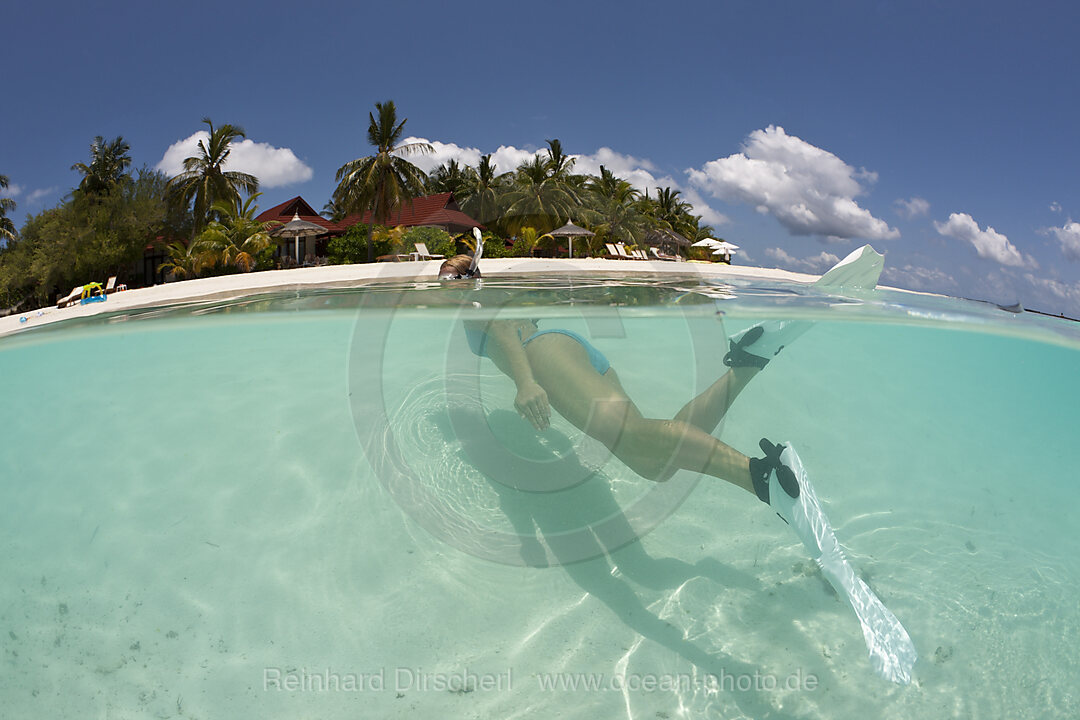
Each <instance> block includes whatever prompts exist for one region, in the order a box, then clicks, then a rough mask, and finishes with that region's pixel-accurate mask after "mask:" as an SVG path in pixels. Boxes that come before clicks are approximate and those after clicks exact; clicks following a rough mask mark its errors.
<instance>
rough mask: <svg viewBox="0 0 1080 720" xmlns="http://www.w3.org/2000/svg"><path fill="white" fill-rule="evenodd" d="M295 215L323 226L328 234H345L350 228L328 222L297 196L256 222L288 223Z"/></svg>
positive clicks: (271, 209)
mask: <svg viewBox="0 0 1080 720" xmlns="http://www.w3.org/2000/svg"><path fill="white" fill-rule="evenodd" d="M294 215H299V216H300V219H301V220H307V221H308V222H310V223H315V224H316V225H321V226H323V227H324V228H326V232H328V233H332V232H344V231H345V230H346V229H347V228H348V226H347V225H346V226H342V225H341V224H340V223H336V222H332V221H330V220H327V219H326V218H324V217H323V216H322V215H320V214H318V213H317V212H315V209H314V208H313V207H311V206H310V205H308V204H307V201H305V200H304V198H302V197H300V196H299V195H297V196H296V197H294V198H293V199H292V200H286V201H285V202H283V203H281V204H280V205H275V206H274V207H272V208H270V209H269V210H264V211H262V212H261V213H259V214H258V216H256V218H255V219H256V220H258V221H259V222H268V221H271V220H277V221H279V222H283V223H287V222H289V221H290V220H292V219H293V216H294Z"/></svg>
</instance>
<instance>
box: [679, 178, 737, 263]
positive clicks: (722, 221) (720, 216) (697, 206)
mask: <svg viewBox="0 0 1080 720" xmlns="http://www.w3.org/2000/svg"><path fill="white" fill-rule="evenodd" d="M683 197H684V198H686V202H688V203H690V204H691V205H693V206H694V214H695V215H700V216H701V221H702V222H703V223H705V224H706V225H712V226H713V227H714V228H715V227H719V226H720V225H726V224H727V223H729V222H731V220H730V219H729V218H728V216H727V215H725V214H724V213H722V212H718V211H716V210H714V209H713V208H712V207H710V206H709V204H708V203H707V202H705V201H704V200H703V199H702V198H701V195H700V194H699V193H698V191H697V190H695V189H694V188H686V189H685V190H683ZM744 256H745V253H744Z"/></svg>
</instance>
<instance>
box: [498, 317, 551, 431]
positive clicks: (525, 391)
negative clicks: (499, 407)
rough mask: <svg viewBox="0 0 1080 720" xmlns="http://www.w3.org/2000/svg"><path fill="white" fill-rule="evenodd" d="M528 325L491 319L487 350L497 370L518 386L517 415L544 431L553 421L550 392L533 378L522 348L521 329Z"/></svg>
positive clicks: (515, 401) (521, 322)
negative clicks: (549, 400) (548, 395)
mask: <svg viewBox="0 0 1080 720" xmlns="http://www.w3.org/2000/svg"><path fill="white" fill-rule="evenodd" d="M527 324H528V323H525V322H523V321H521V320H492V321H491V322H490V323H489V324H488V326H487V344H486V345H485V346H484V349H485V352H486V353H487V356H488V357H489V358H491V360H492V362H494V363H495V367H497V368H499V370H501V371H502V372H503V373H504V374H505V375H507V376H508V377H509V378H510V379H511V380H513V381H514V385H516V386H517V391H518V392H517V397H516V398H515V399H514V407H516V408H517V411H518V413H520V414H521V416H522V417H523V418H525V419H526V420H528V421H529V422H530V423H532V425H533V427H535V428H536V429H537V430H543V429H545V428H547V426H548V425H549V424H550V422H551V406H550V405H548V399H547V393H546V392H544V389H543V388H542V387H540V385H539V384H537V382H536V379H535V378H533V372H532V366H530V365H529V358H528V356H527V355H526V354H525V348H524V347H522V345H521V336H520V334H519V332H518V330H519V328H520V327H521V326H522V325H527Z"/></svg>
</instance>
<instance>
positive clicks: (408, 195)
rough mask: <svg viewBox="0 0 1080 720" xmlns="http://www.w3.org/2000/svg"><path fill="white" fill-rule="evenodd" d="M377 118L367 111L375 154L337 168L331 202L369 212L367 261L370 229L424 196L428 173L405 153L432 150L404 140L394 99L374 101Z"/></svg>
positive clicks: (370, 248) (371, 255) (370, 249)
mask: <svg viewBox="0 0 1080 720" xmlns="http://www.w3.org/2000/svg"><path fill="white" fill-rule="evenodd" d="M375 110H376V111H377V112H378V114H379V117H378V119H376V118H375V115H373V114H372V113H368V131H367V137H368V142H369V143H370V144H371V145H372V146H373V147H374V148H375V154H374V155H369V156H367V157H362V158H357V159H356V160H351V161H349V162H347V163H345V164H344V165H342V166H341V167H340V168H338V171H337V175H336V176H335V179H336V180H337V181H338V186H337V188H336V189H335V190H334V195H333V202H334V203H335V204H337V205H339V206H341V207H343V208H345V209H346V211H348V212H365V211H367V210H370V211H371V220H372V225H371V226H369V228H368V231H369V232H368V262H372V261H373V260H374V259H375V254H376V253H375V247H374V244H373V242H372V237H371V230H372V227H373V226H374V225H375V224H377V223H380V224H385V223H386V220H387V219H388V218H389V217H390V216H391V215H392V214H393V213H394V212H395V211H396V210H397V209H399V208H400V207H401V205H402V204H403V203H404V202H406V201H408V200H411V199H412V198H414V197H417V196H419V195H423V194H424V191H425V188H426V184H427V176H426V175H425V174H424V171H423V170H421V169H420V168H418V167H416V166H415V165H413V164H412V163H411V162H409V161H408V160H406V159H405V158H406V156H408V155H414V154H418V153H427V152H431V151H432V147H431V145H429V144H428V143H403V142H401V139H402V136H403V135H404V129H405V122H406V121H407V118H406V119H403V120H401V122H398V119H397V109H396V108H395V107H394V102H393V100H388V101H387V102H384V103H375Z"/></svg>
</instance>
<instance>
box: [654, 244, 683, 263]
mask: <svg viewBox="0 0 1080 720" xmlns="http://www.w3.org/2000/svg"><path fill="white" fill-rule="evenodd" d="M649 250H651V251H652V254H653V256H654V257H655V258H656V259H657V260H666V261H669V262H676V261H678V260H679V256H678V255H668V254H667V253H662V252H660V250H659V249H657V248H655V247H651V248H649Z"/></svg>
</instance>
